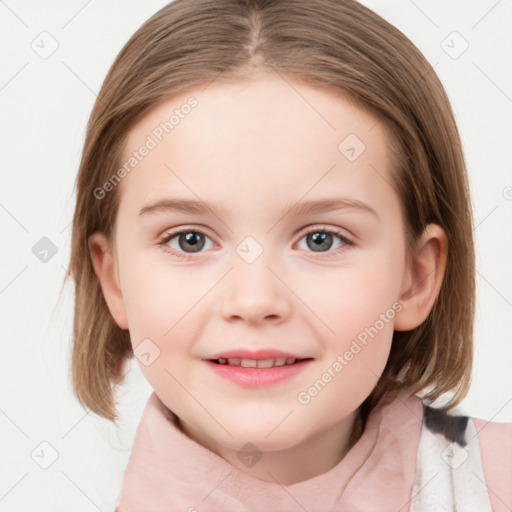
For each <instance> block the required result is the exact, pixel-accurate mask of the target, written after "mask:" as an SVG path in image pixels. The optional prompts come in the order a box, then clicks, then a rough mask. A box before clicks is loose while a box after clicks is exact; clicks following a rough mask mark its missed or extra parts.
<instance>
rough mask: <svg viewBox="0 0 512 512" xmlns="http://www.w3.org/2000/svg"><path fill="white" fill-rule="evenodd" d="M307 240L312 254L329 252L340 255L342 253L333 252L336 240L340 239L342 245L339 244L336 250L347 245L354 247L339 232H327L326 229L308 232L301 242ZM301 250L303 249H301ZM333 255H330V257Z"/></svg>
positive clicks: (307, 245)
mask: <svg viewBox="0 0 512 512" xmlns="http://www.w3.org/2000/svg"><path fill="white" fill-rule="evenodd" d="M304 239H305V243H306V248H307V249H311V251H312V252H319V253H324V252H329V253H333V254H339V253H340V252H341V251H338V250H331V249H332V246H333V244H335V240H336V239H338V240H339V241H340V242H341V243H339V244H338V246H337V247H334V249H340V248H341V249H344V248H345V247H346V246H347V245H354V244H353V243H352V242H351V241H350V240H349V239H348V238H346V237H345V236H343V235H342V233H341V232H339V231H332V230H327V229H324V228H321V229H320V228H317V229H313V230H310V231H308V232H307V233H306V234H305V235H304V236H303V237H302V238H301V239H300V240H299V244H298V245H300V242H301V241H302V240H304ZM299 248H301V247H299ZM330 255H331V254H329V256H330Z"/></svg>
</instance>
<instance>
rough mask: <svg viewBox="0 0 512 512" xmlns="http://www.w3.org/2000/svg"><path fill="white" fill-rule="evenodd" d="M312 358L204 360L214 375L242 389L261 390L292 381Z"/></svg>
mask: <svg viewBox="0 0 512 512" xmlns="http://www.w3.org/2000/svg"><path fill="white" fill-rule="evenodd" d="M313 360H314V358H312V357H305V358H301V357H291V356H287V357H284V356H282V355H280V356H278V357H268V356H266V358H265V359H251V358H246V357H215V358H209V359H205V360H204V362H205V363H206V365H207V367H209V368H210V369H211V370H212V371H213V373H214V374H215V375H217V376H218V377H221V378H222V379H225V380H228V381H230V382H231V383H233V384H236V385H237V386H240V387H243V388H263V387H269V386H274V385H277V384H278V383H280V382H283V381H285V380H288V379H293V378H294V377H296V376H298V375H299V374H300V373H302V372H303V371H305V370H306V369H307V368H308V367H309V365H311V364H313V363H312V361H313Z"/></svg>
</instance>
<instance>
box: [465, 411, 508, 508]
mask: <svg viewBox="0 0 512 512" xmlns="http://www.w3.org/2000/svg"><path fill="white" fill-rule="evenodd" d="M473 423H474V425H475V429H476V432H477V437H478V441H479V444H480V452H481V455H482V465H483V470H484V475H485V481H486V484H487V487H488V489H489V495H490V497H491V502H492V505H493V510H494V512H502V511H503V512H505V511H510V510H512V423H497V422H492V421H486V420H482V419H479V418H473Z"/></svg>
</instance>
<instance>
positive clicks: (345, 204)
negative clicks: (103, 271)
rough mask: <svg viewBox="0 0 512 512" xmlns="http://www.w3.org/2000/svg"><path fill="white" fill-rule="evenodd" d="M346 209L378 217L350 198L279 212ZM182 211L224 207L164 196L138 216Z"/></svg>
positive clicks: (304, 204) (299, 205)
mask: <svg viewBox="0 0 512 512" xmlns="http://www.w3.org/2000/svg"><path fill="white" fill-rule="evenodd" d="M346 209H355V210H359V211H361V212H366V213H369V214H371V215H374V216H375V217H377V218H378V217H379V215H378V213H377V212H376V211H375V209H373V208H372V207H371V206H370V205H369V204H366V203H364V202H363V201H359V200H357V199H351V198H332V199H317V200H311V201H303V202H298V203H296V204H294V205H291V206H290V205H287V207H285V208H284V210H283V211H282V212H281V215H282V216H285V215H292V216H300V215H308V214H315V213H324V212H328V211H338V210H346ZM168 211H174V212H183V213H191V214H197V215H199V214H205V213H208V212H209V211H210V212H214V213H215V212H222V213H224V214H225V213H226V209H225V208H224V207H221V206H219V205H214V204H212V205H209V204H208V203H205V202H203V201H196V200H191V199H183V198H166V199H159V200H157V201H154V202H152V203H150V204H147V205H146V206H144V207H143V208H141V210H140V212H139V216H142V215H148V214H154V213H159V212H168Z"/></svg>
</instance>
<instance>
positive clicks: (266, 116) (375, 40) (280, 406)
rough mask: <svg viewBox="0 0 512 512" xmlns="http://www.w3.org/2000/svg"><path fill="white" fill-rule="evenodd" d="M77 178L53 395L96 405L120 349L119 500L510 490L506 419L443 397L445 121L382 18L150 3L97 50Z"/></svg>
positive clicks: (479, 501) (466, 268)
mask: <svg viewBox="0 0 512 512" xmlns="http://www.w3.org/2000/svg"><path fill="white" fill-rule="evenodd" d="M76 188H77V203H76V210H75V215H74V221H73V234H72V253H71V263H70V274H69V275H70V276H72V277H73V279H74V280H75V283H76V286H75V290H76V291H75V293H76V297H75V299H76V302H75V319H74V347H73V361H72V370H73V372H72V373H73V386H74V390H75V393H76V395H77V397H78V399H79V400H80V402H81V403H82V404H83V405H85V406H87V407H89V408H90V409H91V410H93V412H95V413H96V414H98V415H100V416H103V417H105V418H108V419H109V420H112V421H115V420H116V417H117V415H116V410H115V389H116V388H115V386H116V385H117V384H119V383H120V382H121V381H122V380H123V375H124V363H125V362H126V361H127V360H128V359H129V358H131V357H133V356H135V357H136V358H137V361H138V363H139V365H140V368H141V370H142V372H143V374H144V376H145V378H146V379H147V380H148V382H149V383H150V385H151V386H152V388H153V389H154V393H153V394H152V395H151V397H150V398H149V401H148V403H147V405H146V407H145V409H144V413H143V416H142V418H141V420H140V424H139V427H138V429H137V433H136V436H135V440H134V444H133V447H132V452H131V456H130V460H129V463H128V466H127V468H126V471H125V475H124V481H123V483H122V487H121V489H120V494H119V498H118V500H117V506H116V510H117V511H118V512H134V511H139V512H140V511H142V510H151V511H152V512H157V511H164V510H166V511H168V510H183V511H185V510H188V511H214V510H223V511H255V510H261V511H263V510H265V511H268V510H275V511H296V510H309V511H324V510H325V511H327V510H330V511H332V510H338V511H342V510H343V511H351V512H353V511H359V510H360V511H366V512H368V511H372V510H375V511H377V510H378V511H380V512H382V511H397V510H410V511H427V510H432V511H434V510H435V511H439V510H464V511H473V510H474V511H479V512H482V511H490V510H495V511H497V510H509V509H510V508H511V507H512V462H511V461H512V457H511V454H512V424H495V423H487V422H484V421H482V420H478V419H473V418H467V417H462V416H454V415H450V414H448V412H449V409H450V408H451V407H453V406H454V405H456V404H458V403H459V402H460V401H461V400H462V398H464V396H465V395H466V393H467V391H468V388H469V384H470V373H471V364H472V325H473V315H474V248H473V239H472V217H471V206H470V198H469V189H468V182H467V176H466V170H465V163H464V157H463V154H462V150H461V142H460V139H459V135H458V131H457V127H456V124H455V121H454V116H453V113H452V110H451V107H450V104H449V102H448V99H447V96H446V94H445V91H444V89H443V87H442V85H441V83H440V81H439V79H438V77H437V76H436V74H435V72H434V71H433V69H432V67H431V66H430V65H429V63H428V62H427V61H426V59H425V58H424V57H423V56H422V55H421V53H420V52H419V51H418V49H417V48H416V47H415V46H414V45H413V44H412V43H411V42H410V41H409V40H408V39H407V38H406V37H405V36H404V35H403V34H402V33H401V32H400V31H398V30H397V29H396V28H394V27H393V26H391V25H390V24H389V23H387V22H386V21H384V20H383V19H382V18H381V17H379V16H378V15H376V14H375V13H373V12H372V11H370V10H369V9H367V8H365V7H363V6H362V5H360V4H358V3H357V2H355V1H354V0H342V1H341V0H311V1H308V2H301V1H298V0H284V1H269V0H220V1H216V2H211V1H210V0H176V1H175V2H172V3H171V4H169V5H168V6H166V7H164V8H163V9H161V10H160V11H159V12H157V13H156V14H155V15H154V16H153V17H152V18H150V19H149V20H148V21H147V22H146V23H144V24H143V26H142V27H141V28H140V29H139V30H138V31H137V32H136V33H135V34H134V35H133V37H132V38H131V39H130V41H129V42H128V43H127V44H126V45H125V47H124V48H123V49H122V51H121V52H120V54H119V55H118V57H117V59H116V61H115V62H114V64H113V65H112V68H111V69H110V71H109V73H108V75H107V77H106V79H105V82H104V84H103V87H102V89H101V91H100V94H99V95H98V98H97V101H96V103H95V106H94V109H93V112H92V114H91V118H90V121H89V124H88V129H87V135H86V140H85V146H84V150H83V155H82V161H81V165H80V169H79V172H78V176H77V182H76ZM445 393H447V394H449V395H450V398H449V400H448V402H447V403H446V404H445V406H444V408H441V409H439V408H437V409H436V408H433V407H431V404H432V401H433V400H435V399H437V398H439V397H441V396H442V395H444V394H445Z"/></svg>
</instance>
